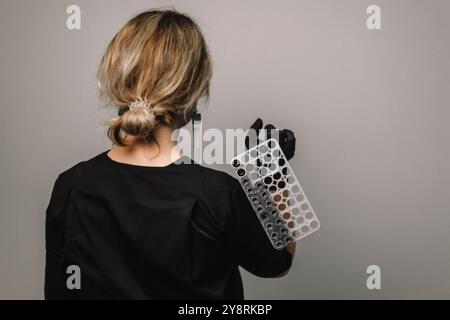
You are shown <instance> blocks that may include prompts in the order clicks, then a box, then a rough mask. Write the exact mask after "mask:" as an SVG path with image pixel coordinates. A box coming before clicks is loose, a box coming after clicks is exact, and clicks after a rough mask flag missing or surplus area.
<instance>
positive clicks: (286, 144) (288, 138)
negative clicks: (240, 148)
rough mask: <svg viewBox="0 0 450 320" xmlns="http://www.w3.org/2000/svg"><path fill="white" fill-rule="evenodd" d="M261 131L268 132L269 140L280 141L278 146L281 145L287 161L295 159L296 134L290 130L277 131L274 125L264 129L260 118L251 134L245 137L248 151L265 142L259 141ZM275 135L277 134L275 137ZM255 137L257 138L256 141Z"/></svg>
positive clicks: (252, 128)
mask: <svg viewBox="0 0 450 320" xmlns="http://www.w3.org/2000/svg"><path fill="white" fill-rule="evenodd" d="M252 130H254V133H252V132H251V131H252ZM261 130H266V138H267V139H271V138H274V139H276V140H277V141H278V144H279V145H280V148H281V150H282V151H283V153H284V155H285V156H286V159H287V160H290V159H292V158H293V157H294V155H295V142H296V138H295V135H294V132H292V131H291V130H289V129H282V130H280V129H277V128H275V126H274V125H272V124H267V125H266V126H265V127H264V129H263V121H262V120H261V119H260V118H258V119H256V121H255V123H253V125H252V126H251V127H250V130H249V133H248V134H247V136H246V137H245V147H246V148H247V149H251V148H253V147H254V146H256V145H258V144H259V143H261V142H263V141H260V140H259V134H260V132H261ZM274 130H276V131H274ZM273 133H276V134H275V135H273ZM255 134H256V135H255ZM255 137H257V138H256V139H255Z"/></svg>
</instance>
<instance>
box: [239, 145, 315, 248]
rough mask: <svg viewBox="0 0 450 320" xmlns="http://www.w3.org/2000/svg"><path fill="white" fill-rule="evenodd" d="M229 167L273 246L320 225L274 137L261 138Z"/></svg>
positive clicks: (307, 232)
mask: <svg viewBox="0 0 450 320" xmlns="http://www.w3.org/2000/svg"><path fill="white" fill-rule="evenodd" d="M232 166H233V168H234V169H235V171H236V175H237V177H238V179H239V182H240V183H241V186H242V188H243V189H244V191H245V193H246V194H247V197H248V199H249V201H250V203H251V204H252V207H253V209H254V210H255V213H256V215H257V216H258V218H259V220H260V222H261V224H262V226H263V227H264V229H265V230H266V233H267V236H268V237H269V239H270V241H271V243H272V245H273V247H274V248H275V249H278V250H281V249H283V248H285V247H286V246H287V245H288V244H290V243H291V242H293V241H297V240H299V239H301V238H304V237H306V236H308V235H310V234H311V233H313V232H315V231H317V230H318V229H319V228H320V222H319V220H318V218H317V216H316V214H315V212H314V210H313V208H312V207H311V204H310V203H309V201H308V198H307V197H306V194H305V193H304V191H303V188H302V187H301V185H300V183H299V182H298V180H297V178H296V176H295V174H294V172H293V171H292V169H291V167H290V165H289V162H288V161H287V159H286V157H285V156H284V154H283V151H282V150H281V148H280V146H279V144H278V142H277V140H275V139H270V140H267V141H264V142H262V143H260V144H259V145H257V146H255V147H253V148H251V149H250V150H248V151H246V152H244V153H242V154H240V155H238V156H236V157H235V158H233V159H232Z"/></svg>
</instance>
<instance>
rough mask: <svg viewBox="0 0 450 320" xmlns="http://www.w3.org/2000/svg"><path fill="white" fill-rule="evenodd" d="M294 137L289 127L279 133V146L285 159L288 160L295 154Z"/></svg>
mask: <svg viewBox="0 0 450 320" xmlns="http://www.w3.org/2000/svg"><path fill="white" fill-rule="evenodd" d="M296 141H297V139H296V138H295V135H294V132H292V131H291V130H289V129H284V130H282V131H281V133H280V147H281V150H283V153H284V155H285V156H286V159H287V160H290V159H292V158H293V157H294V155H295V143H296Z"/></svg>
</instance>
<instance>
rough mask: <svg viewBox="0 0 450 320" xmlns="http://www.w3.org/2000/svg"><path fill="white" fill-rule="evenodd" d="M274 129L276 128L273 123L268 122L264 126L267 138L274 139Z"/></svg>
mask: <svg viewBox="0 0 450 320" xmlns="http://www.w3.org/2000/svg"><path fill="white" fill-rule="evenodd" d="M273 130H276V128H275V126H274V125H273V124H267V125H266V126H265V127H264V131H265V132H266V140H269V139H272V134H273V133H274V132H273Z"/></svg>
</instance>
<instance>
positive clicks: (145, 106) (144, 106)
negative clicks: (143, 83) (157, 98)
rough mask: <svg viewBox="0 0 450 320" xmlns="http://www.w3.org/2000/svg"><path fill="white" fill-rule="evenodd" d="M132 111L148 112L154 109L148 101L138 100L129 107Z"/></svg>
mask: <svg viewBox="0 0 450 320" xmlns="http://www.w3.org/2000/svg"><path fill="white" fill-rule="evenodd" d="M128 107H129V108H130V110H131V111H133V110H147V111H150V109H151V108H152V105H151V103H150V102H147V101H146V100H142V99H138V100H135V101H133V102H132V103H130V104H129V105H128Z"/></svg>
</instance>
